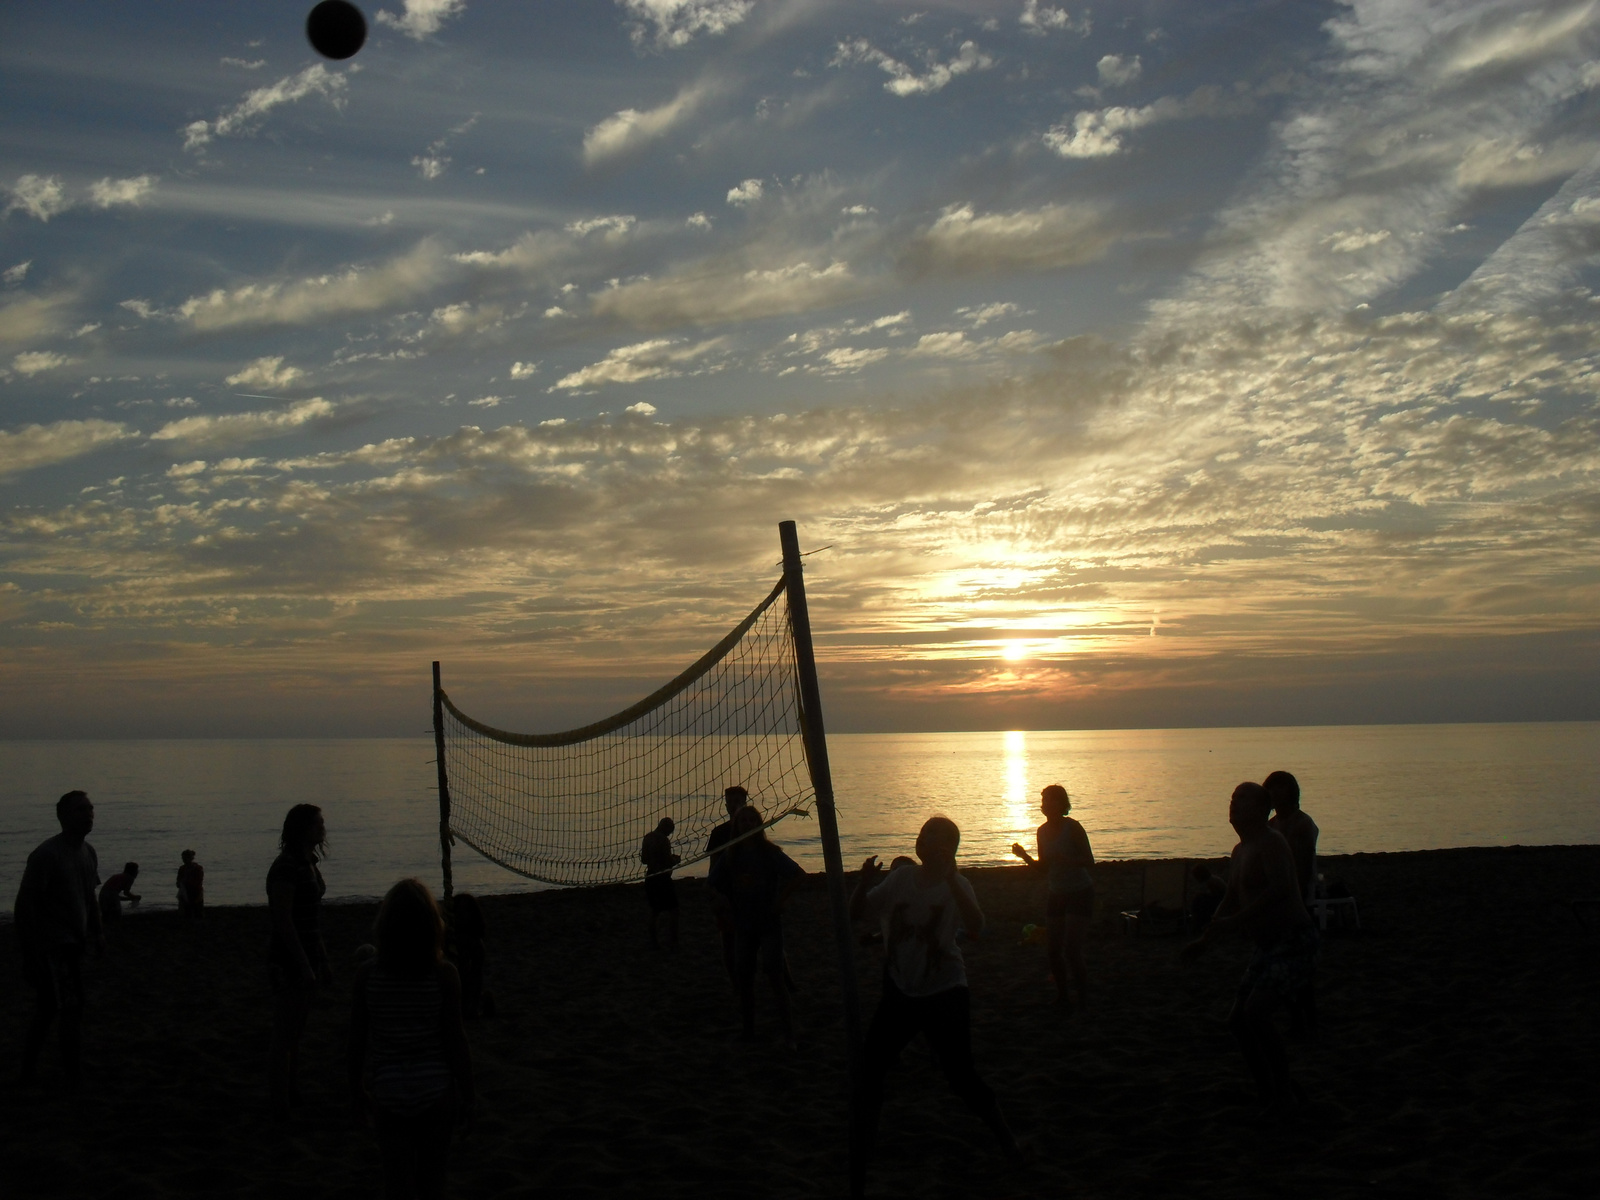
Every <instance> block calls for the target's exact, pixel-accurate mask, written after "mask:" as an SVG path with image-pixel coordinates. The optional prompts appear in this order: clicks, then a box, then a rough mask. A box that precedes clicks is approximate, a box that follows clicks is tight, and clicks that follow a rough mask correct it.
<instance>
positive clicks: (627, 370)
mask: <svg viewBox="0 0 1600 1200" xmlns="http://www.w3.org/2000/svg"><path fill="white" fill-rule="evenodd" d="M726 344H727V339H725V338H711V339H710V340H708V341H704V342H693V343H690V342H685V341H682V340H681V339H678V340H675V339H672V338H653V339H651V340H650V341H648V342H637V343H635V344H634V345H631V346H618V347H617V348H616V349H615V350H612V351H611V352H610V353H609V354H607V355H606V356H605V357H604V358H603V359H601V360H600V361H599V362H597V363H594V364H593V365H592V366H587V367H584V368H583V369H582V370H578V371H573V372H572V373H571V374H568V375H563V376H562V377H561V378H560V379H558V380H557V381H556V382H555V384H554V386H552V387H551V389H550V390H551V391H555V390H556V389H557V388H562V389H568V390H570V389H573V388H589V387H598V386H600V385H601V384H606V383H642V382H643V381H645V380H647V379H668V378H672V377H675V376H678V375H683V374H685V373H686V372H688V371H690V370H693V369H697V364H700V363H701V360H703V359H705V358H706V357H707V356H708V355H713V354H716V353H718V352H719V351H721V350H723V349H724V348H725V346H726ZM699 369H704V368H703V367H700V368H699Z"/></svg>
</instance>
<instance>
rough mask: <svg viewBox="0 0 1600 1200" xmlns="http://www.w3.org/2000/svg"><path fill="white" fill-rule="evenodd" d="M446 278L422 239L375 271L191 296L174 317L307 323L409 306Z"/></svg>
mask: <svg viewBox="0 0 1600 1200" xmlns="http://www.w3.org/2000/svg"><path fill="white" fill-rule="evenodd" d="M450 274H451V271H450V269H449V260H448V259H446V258H445V256H444V255H443V254H442V253H441V252H440V251H439V248H438V247H437V245H435V243H433V242H432V241H429V240H424V241H422V242H419V243H418V244H417V246H416V247H415V248H414V249H412V250H410V251H409V252H407V253H406V254H402V255H400V256H399V257H398V258H394V259H391V260H390V261H389V262H387V263H384V264H382V265H381V266H377V267H350V268H348V269H347V270H344V271H341V272H337V273H334V274H328V275H317V276H312V277H309V278H305V279H296V280H289V281H282V282H277V281H274V282H267V283H249V284H244V285H243V286H241V287H235V288H217V289H216V290H214V291H212V292H208V293H207V294H205V295H203V296H191V297H190V298H189V299H187V300H185V301H184V302H183V303H182V304H180V305H179V306H178V308H177V310H176V312H175V314H174V316H175V317H176V318H177V319H178V320H180V321H182V322H185V323H186V324H188V325H190V326H191V327H192V328H194V329H197V330H203V331H213V330H220V329H235V328H240V327H244V326H268V325H305V324H310V323H311V322H314V321H321V320H325V319H327V318H329V317H334V316H341V315H345V314H351V313H364V312H375V311H378V310H380V309H385V308H391V307H394V306H396V305H400V304H406V303H410V302H412V301H413V300H415V299H416V298H417V297H419V296H421V295H424V294H425V293H426V292H428V291H429V290H430V289H432V288H434V287H435V286H437V285H438V284H439V283H441V282H443V281H444V280H445V279H446V278H448V277H449V276H450ZM125 303H129V304H131V303H132V302H131V301H129V302H125Z"/></svg>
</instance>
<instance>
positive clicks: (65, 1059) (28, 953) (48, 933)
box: [12, 792, 106, 1092]
mask: <svg viewBox="0 0 1600 1200" xmlns="http://www.w3.org/2000/svg"><path fill="white" fill-rule="evenodd" d="M56 820H57V821H58V822H60V824H61V832H60V833H58V834H56V836H55V837H52V838H48V839H46V840H45V841H43V842H41V843H40V844H39V847H38V849H36V850H35V851H34V852H33V853H32V854H30V855H28V865H27V867H26V868H25V869H24V870H23V873H22V886H21V888H19V889H18V891H17V900H16V905H15V907H14V909H13V918H12V919H13V922H14V925H15V928H16V932H17V940H18V942H19V943H20V945H21V947H22V965H23V970H24V972H25V973H26V975H27V976H28V979H29V981H30V982H31V983H32V984H33V989H34V997H35V1001H34V1010H33V1020H32V1021H31V1022H30V1023H29V1025H28V1033H27V1037H26V1039H25V1041H24V1042H23V1048H22V1076H21V1079H22V1082H23V1083H24V1084H29V1083H32V1082H33V1080H34V1078H35V1075H36V1073H37V1071H38V1068H39V1055H40V1053H41V1051H42V1050H43V1049H44V1040H45V1037H46V1035H48V1034H49V1032H50V1026H51V1025H52V1024H54V1023H55V1021H56V1019H57V1018H58V1017H59V1018H60V1020H61V1027H60V1031H59V1033H58V1037H59V1038H60V1043H59V1044H60V1049H61V1069H62V1073H63V1074H64V1075H65V1076H66V1082H67V1089H68V1091H70V1092H76V1091H77V1090H78V1083H79V1076H78V1049H79V1041H80V1037H81V1032H82V1029H83V972H82V964H83V954H84V950H85V949H86V948H87V946H88V945H89V943H90V942H93V943H94V944H95V946H96V948H97V949H98V950H99V952H100V953H101V954H104V953H105V949H106V939H105V934H104V931H103V930H102V928H101V925H100V909H99V906H98V905H97V904H96V903H95V888H96V887H98V886H99V883H100V860H99V858H98V857H97V856H96V855H95V852H94V847H93V846H91V845H89V843H88V842H87V841H86V840H85V839H86V838H87V837H88V836H89V834H90V833H91V832H93V830H94V804H93V803H92V802H91V801H90V799H89V797H88V795H87V794H86V793H84V792H68V793H67V794H66V795H64V796H62V797H61V799H60V800H58V801H56Z"/></svg>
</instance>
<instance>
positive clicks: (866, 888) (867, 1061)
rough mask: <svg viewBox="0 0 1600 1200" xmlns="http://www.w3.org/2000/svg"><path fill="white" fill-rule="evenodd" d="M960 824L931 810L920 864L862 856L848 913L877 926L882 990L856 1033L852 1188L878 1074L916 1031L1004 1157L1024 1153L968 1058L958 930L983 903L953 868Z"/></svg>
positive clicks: (865, 1145)
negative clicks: (887, 868) (861, 1033)
mask: <svg viewBox="0 0 1600 1200" xmlns="http://www.w3.org/2000/svg"><path fill="white" fill-rule="evenodd" d="M960 845H961V831H960V829H958V828H957V827H956V823H955V822H954V821H952V820H950V819H949V818H948V817H932V818H930V819H929V820H928V821H927V822H925V823H924V824H923V826H922V831H921V832H920V833H918V834H917V857H918V858H919V859H920V860H921V862H920V863H918V864H915V865H912V866H903V867H900V868H899V869H898V870H894V871H891V872H889V875H888V878H887V879H885V880H884V881H883V882H882V883H878V884H877V886H873V885H874V883H875V882H876V881H877V878H878V876H879V874H880V873H881V872H882V871H883V868H882V867H881V866H880V865H879V863H878V858H877V855H873V856H872V857H870V858H868V859H867V860H866V861H865V862H864V863H862V864H861V874H860V876H859V877H858V878H857V880H856V886H855V891H854V892H853V893H852V894H851V897H850V915H851V917H853V918H856V919H861V920H869V921H875V922H877V923H878V924H879V926H880V927H881V929H882V931H883V943H884V953H885V963H884V974H883V995H882V997H881V999H880V1000H879V1001H878V1008H877V1011H876V1012H874V1013H873V1014H872V1022H871V1024H870V1025H868V1027H867V1034H866V1037H865V1038H864V1039H863V1041H862V1045H861V1051H860V1055H859V1059H858V1066H857V1072H856V1087H855V1095H854V1096H853V1097H852V1105H851V1109H852V1112H853V1114H854V1115H853V1119H852V1122H851V1129H850V1194H851V1195H852V1196H857V1197H859V1196H861V1195H862V1194H863V1192H864V1191H865V1188H866V1177H867V1164H868V1161H869V1160H870V1158H871V1156H872V1146H873V1142H874V1141H875V1140H876V1138H877V1132H878V1117H879V1113H880V1111H881V1110H882V1108H883V1086H884V1079H885V1077H886V1076H887V1075H888V1073H889V1069H890V1068H891V1067H893V1066H894V1064H895V1063H896V1062H897V1061H898V1060H899V1058H900V1052H901V1051H902V1050H903V1049H905V1047H906V1045H907V1043H909V1042H910V1041H911V1039H912V1038H914V1037H916V1036H917V1034H919V1033H920V1034H922V1036H923V1037H924V1038H925V1039H927V1042H928V1046H929V1048H930V1049H931V1050H932V1051H933V1053H934V1057H935V1058H937V1059H938V1061H939V1066H940V1068H941V1069H942V1070H943V1071H944V1075H945V1078H946V1079H947V1080H949V1081H950V1086H951V1088H952V1089H953V1090H954V1091H955V1093H956V1095H957V1096H959V1097H961V1099H962V1100H964V1101H966V1104H967V1107H968V1108H970V1109H971V1110H972V1111H973V1112H974V1113H976V1114H977V1115H978V1116H979V1117H980V1118H981V1119H982V1120H983V1123H984V1124H985V1125H987V1126H988V1127H989V1129H990V1131H991V1132H992V1133H993V1134H994V1136H995V1138H996V1140H998V1141H999V1143H1000V1145H1001V1148H1002V1149H1003V1150H1004V1151H1005V1153H1006V1156H1007V1157H1008V1158H1010V1159H1011V1160H1012V1161H1014V1162H1015V1161H1017V1160H1019V1159H1020V1158H1021V1157H1022V1155H1021V1151H1020V1148H1019V1147H1018V1145H1017V1139H1016V1137H1015V1135H1013V1134H1012V1132H1011V1127H1010V1126H1009V1125H1008V1124H1006V1120H1005V1117H1004V1116H1003V1115H1002V1114H1001V1112H1000V1105H999V1102H998V1101H997V1100H996V1099H995V1095H994V1092H993V1091H991V1090H990V1088H989V1086H988V1085H987V1084H985V1083H984V1082H983V1079H982V1078H981V1077H980V1076H979V1075H978V1072H977V1068H976V1067H975V1066H974V1065H973V1062H972V1016H971V1000H970V996H969V993H968V991H967V972H966V965H965V963H964V962H963V961H962V957H961V950H960V949H959V948H958V947H957V946H956V929H957V927H958V926H964V927H965V928H966V930H967V933H968V934H969V935H970V936H976V935H977V934H978V933H979V932H981V931H982V929H983V910H982V909H980V908H979V907H978V898H977V896H976V895H974V894H973V891H972V885H971V884H970V883H968V882H967V881H966V880H965V879H964V878H962V876H961V874H960V873H959V872H958V871H957V870H956V850H957V849H958V848H959V846H960Z"/></svg>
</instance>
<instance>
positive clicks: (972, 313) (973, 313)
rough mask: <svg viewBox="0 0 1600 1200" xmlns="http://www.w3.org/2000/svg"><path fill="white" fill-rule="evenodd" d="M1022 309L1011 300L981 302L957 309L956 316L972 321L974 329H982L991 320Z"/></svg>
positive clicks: (996, 319)
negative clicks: (992, 302)
mask: <svg viewBox="0 0 1600 1200" xmlns="http://www.w3.org/2000/svg"><path fill="white" fill-rule="evenodd" d="M1019 311H1021V310H1020V309H1019V308H1018V307H1017V306H1016V305H1015V304H1012V303H1010V302H997V303H994V304H979V305H973V306H970V307H967V308H958V309H956V316H958V317H965V318H966V319H967V320H968V321H969V322H971V324H972V327H973V328H974V329H982V328H983V327H984V326H985V325H987V324H988V323H989V322H990V321H998V320H999V319H1000V318H1001V317H1009V316H1011V315H1012V314H1013V313H1016V312H1019Z"/></svg>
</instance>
